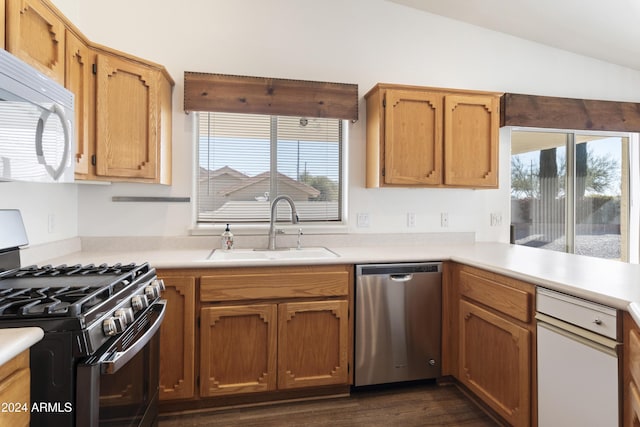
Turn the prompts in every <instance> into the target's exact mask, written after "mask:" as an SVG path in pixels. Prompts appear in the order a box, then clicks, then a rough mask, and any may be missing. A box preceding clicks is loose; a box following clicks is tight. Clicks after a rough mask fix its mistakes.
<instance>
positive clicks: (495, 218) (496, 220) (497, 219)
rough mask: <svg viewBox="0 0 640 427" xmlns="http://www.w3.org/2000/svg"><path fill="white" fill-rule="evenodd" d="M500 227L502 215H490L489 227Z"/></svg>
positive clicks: (496, 213) (495, 213)
mask: <svg viewBox="0 0 640 427" xmlns="http://www.w3.org/2000/svg"><path fill="white" fill-rule="evenodd" d="M501 225H502V214H501V213H500V212H493V213H491V226H492V227H500V226H501Z"/></svg>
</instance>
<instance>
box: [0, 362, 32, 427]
mask: <svg viewBox="0 0 640 427" xmlns="http://www.w3.org/2000/svg"><path fill="white" fill-rule="evenodd" d="M30 372H31V371H30V369H29V350H25V351H23V352H22V353H20V354H19V355H17V356H16V357H14V358H13V359H11V360H9V361H8V362H7V363H5V364H4V365H2V366H0V402H2V405H3V408H2V411H0V425H2V426H16V427H26V426H28V425H29V420H30V411H31V385H30V384H31V374H30ZM5 405H7V406H6V407H5Z"/></svg>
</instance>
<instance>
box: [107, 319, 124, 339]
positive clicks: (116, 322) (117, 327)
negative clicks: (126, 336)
mask: <svg viewBox="0 0 640 427" xmlns="http://www.w3.org/2000/svg"><path fill="white" fill-rule="evenodd" d="M102 330H103V331H104V334H105V335H106V336H108V337H112V336H114V335H117V334H119V333H121V332H122V331H124V324H123V322H122V319H121V318H119V317H109V318H108V319H104V321H103V322H102Z"/></svg>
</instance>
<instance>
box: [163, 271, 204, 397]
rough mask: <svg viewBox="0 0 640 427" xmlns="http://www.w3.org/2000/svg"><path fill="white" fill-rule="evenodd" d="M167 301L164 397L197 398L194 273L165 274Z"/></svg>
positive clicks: (164, 340)
mask: <svg viewBox="0 0 640 427" xmlns="http://www.w3.org/2000/svg"><path fill="white" fill-rule="evenodd" d="M159 277H160V278H161V279H162V280H163V281H164V285H165V288H166V289H165V291H164V292H163V294H162V297H163V298H164V299H166V300H167V308H166V314H165V318H164V321H163V322H162V326H161V327H160V400H172V399H187V398H192V397H194V389H195V370H194V367H195V366H194V365H195V361H194V357H195V351H196V350H195V301H196V297H195V295H196V278H195V277H194V276H187V275H185V276H177V277H174V276H169V275H164V274H162V273H160V274H159Z"/></svg>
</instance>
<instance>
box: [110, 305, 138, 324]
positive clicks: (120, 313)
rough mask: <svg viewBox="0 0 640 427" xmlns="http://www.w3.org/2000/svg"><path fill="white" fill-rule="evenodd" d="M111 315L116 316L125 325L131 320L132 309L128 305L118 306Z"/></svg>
mask: <svg viewBox="0 0 640 427" xmlns="http://www.w3.org/2000/svg"><path fill="white" fill-rule="evenodd" d="M113 315H114V316H115V317H118V318H119V319H120V320H121V321H122V323H123V324H124V325H125V326H126V325H128V324H130V323H131V322H133V309H132V308H130V307H123V308H119V309H117V310H116V312H115V313H113Z"/></svg>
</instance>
